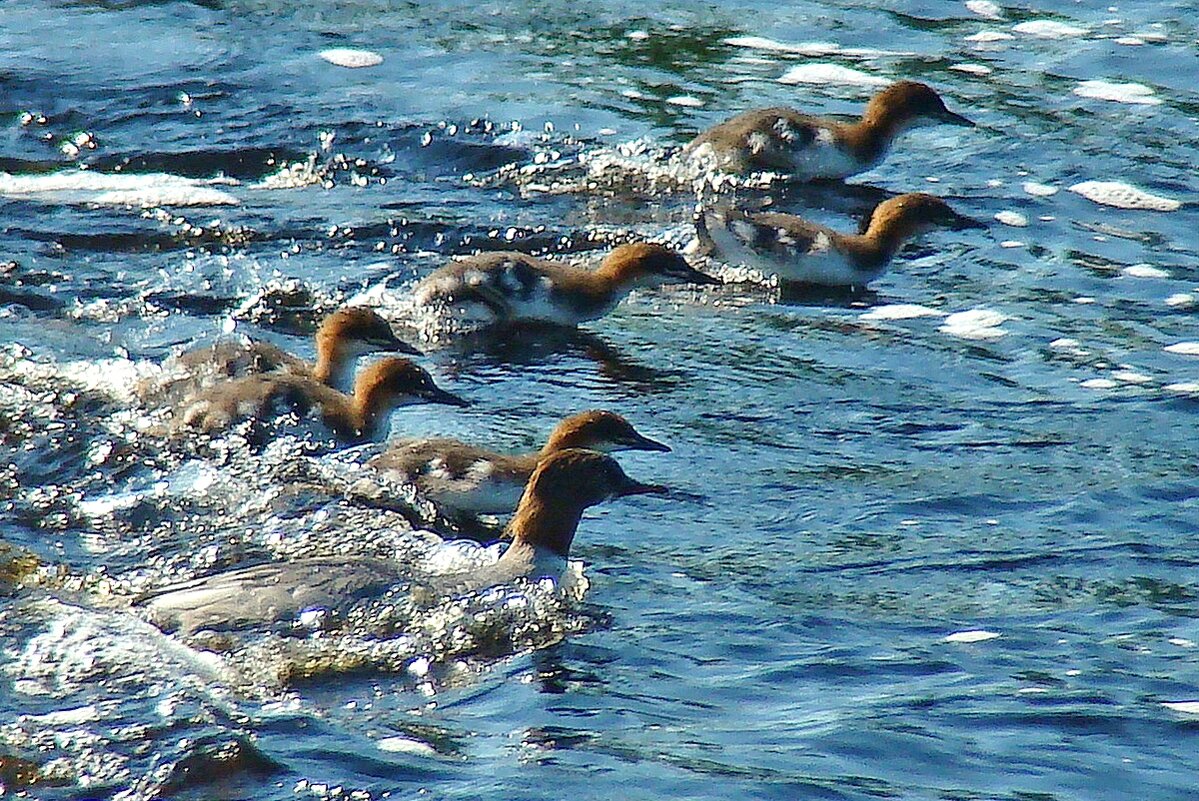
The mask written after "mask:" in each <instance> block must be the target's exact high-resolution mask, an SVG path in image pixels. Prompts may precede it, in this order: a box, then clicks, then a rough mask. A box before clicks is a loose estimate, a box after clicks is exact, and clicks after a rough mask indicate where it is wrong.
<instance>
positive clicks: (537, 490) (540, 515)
mask: <svg viewBox="0 0 1199 801" xmlns="http://www.w3.org/2000/svg"><path fill="white" fill-rule="evenodd" d="M664 492H666V488H665V487H661V486H658V485H655V484H642V483H641V482H639V481H634V480H633V479H631V478H629V477H628V476H627V475H625V472H624V470H622V469H621V468H620V465H619V464H617V463H616V460H615V459H613V458H612V457H611V456H605V455H604V454H602V453H597V452H595V451H587V450H582V449H579V448H568V449H566V450H564V451H558V452H557V453H554V454H551V455H550V456H547V457H546V458H545V459H542V460H541V463H540V464H538V465H537V469H536V470H534V471H533V475H532V476H530V477H529V481H528V483H527V484H525V492H524V495H523V496H521V499H520V504H519V505H517V507H516V514H515V515H513V517H512V522H511V523H509V524H508V530H509V532H510V533H511V534H512V537H513V539H514V540H515V541H518V542H524V543H528V544H529V545H533V546H538V547H543V548H548V549H550V550H551V551H553V552H554V553H556V554H558V555H559V556H563V557H565V556H569V555H570V544H571V542H572V541H573V540H574V535H575V530H576V529H577V528H578V525H579V518H580V517H582V515H583V510H584V509H586V508H587V507H588V506H594V505H595V504H597V503H602V502H603V501H606V500H610V499H612V498H622V497H624V496H626V495H639V494H645V493H653V494H662V493H664Z"/></svg>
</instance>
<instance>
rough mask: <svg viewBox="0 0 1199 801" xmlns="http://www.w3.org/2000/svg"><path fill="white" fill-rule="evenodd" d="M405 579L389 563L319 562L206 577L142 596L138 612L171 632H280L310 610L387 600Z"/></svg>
mask: <svg viewBox="0 0 1199 801" xmlns="http://www.w3.org/2000/svg"><path fill="white" fill-rule="evenodd" d="M400 579H401V575H400V572H399V570H398V568H397V566H396V565H395V564H394V563H392V562H390V561H388V560H385V559H372V558H369V557H315V558H310V559H301V560H299V561H296V562H274V563H270V564H265V565H256V566H254V567H247V568H239V569H236V570H230V571H226V572H224V573H216V574H214V575H211V576H204V577H202V578H198V579H193V580H191V581H186V582H183V583H180V584H176V585H174V586H170V587H166V588H164V589H163V590H161V591H159V592H156V593H153V594H151V595H147V596H143V597H142V598H139V599H138V600H137V601H136V602H135V606H137V607H140V608H142V609H144V610H146V612H147V613H148V615H149V617H150V619H151V621H152V622H153V623H154V624H155V625H156V626H158V627H159V628H161V629H162V630H163V631H167V632H175V631H178V632H181V633H185V634H191V633H194V632H196V631H202V630H208V631H240V630H245V629H252V628H272V627H273V628H278V624H280V623H283V624H285V625H288V626H290V625H293V624H295V623H296V621H297V619H298V617H299V615H300V614H301V613H302V612H305V611H307V610H311V609H327V610H332V611H336V610H338V609H341V608H344V607H346V606H348V605H349V604H350V603H352V602H353V601H356V600H359V599H361V598H364V597H370V596H372V595H379V594H382V592H383V591H384V590H385V589H387V588H389V587H391V586H392V585H394V584H396V583H397V582H398V581H399V580H400Z"/></svg>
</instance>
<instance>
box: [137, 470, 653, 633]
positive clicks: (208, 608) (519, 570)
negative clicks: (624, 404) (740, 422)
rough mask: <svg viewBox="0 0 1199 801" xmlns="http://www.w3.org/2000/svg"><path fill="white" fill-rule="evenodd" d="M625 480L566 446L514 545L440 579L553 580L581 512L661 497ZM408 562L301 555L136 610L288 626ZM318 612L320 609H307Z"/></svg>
mask: <svg viewBox="0 0 1199 801" xmlns="http://www.w3.org/2000/svg"><path fill="white" fill-rule="evenodd" d="M665 492H667V488H666V487H663V486H661V485H656V484H643V483H641V482H639V481H636V480H634V479H632V478H630V477H629V476H628V475H626V474H625V472H624V470H622V469H621V467H620V465H619V464H617V462H616V461H615V460H614V459H613V458H612V457H610V456H607V455H605V454H602V453H598V452H596V451H588V450H583V449H579V448H568V449H566V450H562V451H558V452H557V453H554V454H552V455H550V456H549V457H547V458H546V459H543V460H542V461H541V462H540V463H539V464H538V465H537V468H536V469H535V470H534V471H533V473H532V475H531V476H530V477H529V480H528V482H527V484H526V485H525V489H524V493H523V494H522V495H521V499H520V503H519V504H518V506H517V509H516V514H515V515H514V516H513V518H512V521H511V522H510V523H509V525H508V528H509V531H510V533H511V535H512V543H511V544H510V545H509V546H508V548H507V549H506V550H505V551H504V553H503V554H502V555H501V556H500V558H499V559H498V560H497V561H496V562H495V563H493V564H491V565H488V566H487V567H484V568H481V569H479V570H476V571H468V572H464V573H458V574H451V575H448V576H437V577H436V579H437V580H436V584H437V585H438V586H439V587H441V588H442V589H443V591H444V592H446V593H454V594H465V593H468V592H473V591H477V590H482V589H486V588H488V587H493V586H496V585H499V584H507V583H511V582H514V581H516V580H518V579H522V578H527V579H534V580H536V579H541V578H551V579H554V580H555V581H557V580H560V579H561V577H562V574H563V572H564V570H565V569H566V565H567V560H568V559H569V557H570V549H571V545H572V543H573V541H574V538H575V534H576V532H577V530H578V526H579V522H580V520H581V518H582V515H583V512H584V510H585V509H587V508H588V507H590V506H594V505H596V504H598V503H602V502H604V501H607V500H611V499H614V498H622V497H626V496H629V495H637V494H663V493H665ZM411 576H412V572H411V569H410V568H405V567H404V566H402V565H400V564H399V563H397V562H395V561H393V560H390V559H380V558H376V557H365V556H362V557H355V556H350V557H346V556H336V557H308V558H305V559H299V560H296V561H293V562H278V563H269V564H263V565H255V566H252V567H246V568H236V569H234V570H228V571H224V572H222V573H217V574H214V575H210V576H204V577H201V578H198V579H193V580H191V581H187V582H183V583H180V584H176V585H173V586H169V587H165V588H163V589H161V590H158V591H156V592H153V593H151V594H148V595H145V596H142V597H140V598H137V599H135V600H134V602H133V606H134V608H135V609H138V610H139V611H141V613H142V614H144V615H146V616H147V617H148V618H149V620H150V621H151V622H152V623H154V624H155V625H156V626H158V627H159V628H160V629H162V630H163V631H166V632H167V633H176V634H181V635H185V636H190V635H195V634H198V633H200V632H234V631H242V630H249V629H261V628H263V627H272V628H280V627H282V628H284V629H293V628H296V627H299V626H301V625H302V615H304V614H305V613H312V612H335V611H336V610H338V609H344V608H345V607H346V605H347V604H349V603H352V602H353V601H355V600H359V599H363V598H370V597H372V596H378V595H381V594H382V593H383V592H385V591H386V590H388V589H389V588H391V587H393V586H395V585H396V584H397V583H399V582H403V581H407V580H409V579H410V578H411ZM314 617H324V615H314Z"/></svg>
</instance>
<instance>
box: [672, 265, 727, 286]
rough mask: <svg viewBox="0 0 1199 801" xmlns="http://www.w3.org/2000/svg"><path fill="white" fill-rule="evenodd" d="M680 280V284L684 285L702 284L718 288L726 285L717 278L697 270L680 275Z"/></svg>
mask: <svg viewBox="0 0 1199 801" xmlns="http://www.w3.org/2000/svg"><path fill="white" fill-rule="evenodd" d="M678 278H679V282H680V283H684V284H701V285H705V286H718V285H720V284H723V283H724V282H723V281H721V280H720V279H719V278H717V277H716V276H714V275H708V274H707V273H701V272H700V271H699V270H696V269H691V270H688V271H687V272H686V273H684V274H682V275H680V276H679V277H678Z"/></svg>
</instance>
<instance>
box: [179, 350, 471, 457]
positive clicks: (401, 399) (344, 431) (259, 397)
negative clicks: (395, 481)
mask: <svg viewBox="0 0 1199 801" xmlns="http://www.w3.org/2000/svg"><path fill="white" fill-rule="evenodd" d="M413 403H444V404H448V405H450V406H467V405H468V404H467V402H466V401H464V400H462V399H461V398H459V397H458V396H456V395H452V394H450V393H449V392H446V391H445V390H443V389H441V388H439V387H438V386H437V385H436V384H434V383H433V378H432V376H430V375H429V374H428V373H427V372H425V371H424V370H423V369H422V368H420V367H418V366H417V365H415V364H413V363H412V362H410V361H408V360H407V359H400V358H395V357H392V358H387V359H381V360H380V361H377V362H375V363H374V364H372V365H370V366H368V367H366V368H364V369H363V370H362V371H361V372H360V373H359V374H358V378H357V380H355V381H354V394H353V395H346V394H344V393H341V392H338V391H337V390H335V389H333V388H331V387H327V386H325V385H324V384H321V383H319V382H317V381H315V380H314V379H313V378H311V377H307V376H302V375H293V374H291V373H285V372H277V373H267V374H265V375H251V376H246V377H244V378H235V379H232V380H229V381H225V382H223V383H220V384H216V385H214V386H211V387H209V388H208V389H205V390H202V391H201V392H200V393H198V394H197V395H195V396H193V397H192V398H191V399H190V400H188V401H187V402H186V403H185V404H184V406H183V408H182V410H181V412H180V414H179V421H180V423H181V425H183V426H187V427H190V428H195V429H199V430H201V431H205V432H209V433H212V432H216V431H219V430H221V429H223V428H227V427H228V426H229V425H231V424H232V423H234V422H236V421H238V420H243V419H250V420H254V421H256V422H263V423H265V422H269V421H270V420H272V419H274V418H275V417H278V416H280V415H283V414H288V413H296V414H298V415H300V416H301V417H302V416H305V415H307V414H309V413H310V412H312V411H317V412H319V418H320V420H321V421H322V422H323V423H324V424H325V426H326V427H327V428H328V429H329V431H330V432H331V433H332V434H333V435H334V436H335V437H337V438H338V439H340V440H342V441H345V442H354V441H360V440H377V439H379V438H381V437H382V436H384V435H385V434H386V433H387V423H388V420H389V417H390V415H391V412H392V411H394V410H395V409H397V408H399V407H401V406H407V405H409V404H413Z"/></svg>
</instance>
